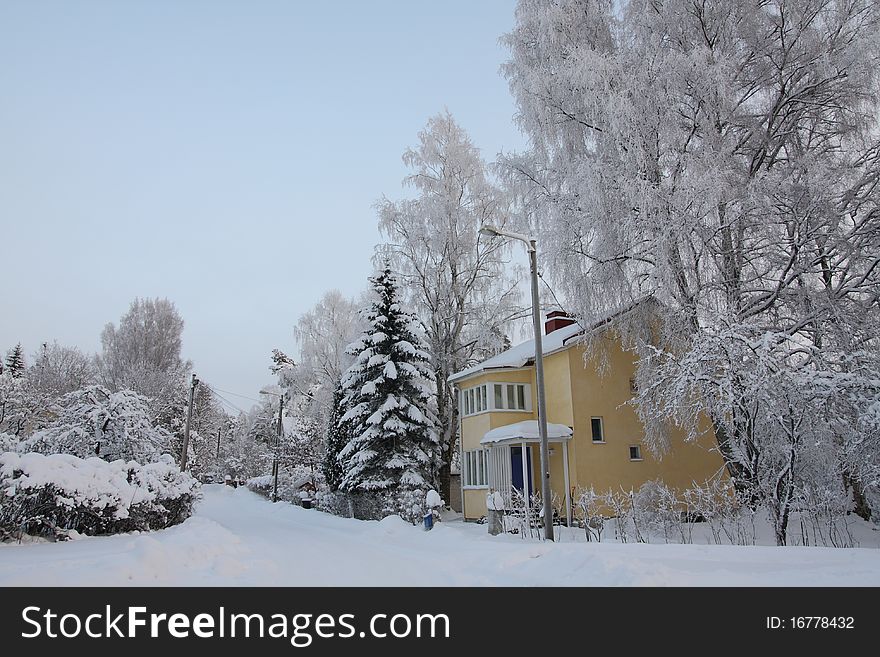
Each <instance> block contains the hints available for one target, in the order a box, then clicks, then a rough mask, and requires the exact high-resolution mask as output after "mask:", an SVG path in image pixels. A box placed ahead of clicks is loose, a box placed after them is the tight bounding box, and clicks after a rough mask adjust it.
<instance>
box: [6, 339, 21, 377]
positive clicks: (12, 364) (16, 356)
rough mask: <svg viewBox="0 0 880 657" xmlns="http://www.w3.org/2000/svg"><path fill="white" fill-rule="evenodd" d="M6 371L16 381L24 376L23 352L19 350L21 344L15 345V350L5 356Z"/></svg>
mask: <svg viewBox="0 0 880 657" xmlns="http://www.w3.org/2000/svg"><path fill="white" fill-rule="evenodd" d="M6 369H7V370H8V371H9V373H10V374H11V375H12V376H14V377H15V378H16V379H17V378H18V377H20V376H21V375H22V374H24V370H25V364H24V352H23V351H22V349H21V343H20V342H19V343H18V344H17V345H15V348H14V349H12V350H10V351H9V353H7V354H6Z"/></svg>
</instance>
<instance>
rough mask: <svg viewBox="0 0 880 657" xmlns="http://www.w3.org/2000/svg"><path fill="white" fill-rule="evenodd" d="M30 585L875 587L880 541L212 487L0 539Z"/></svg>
mask: <svg viewBox="0 0 880 657" xmlns="http://www.w3.org/2000/svg"><path fill="white" fill-rule="evenodd" d="M28 585H33V586H42V585H95V586H100V585H111V586H128V585H182V586H189V585H193V586H195V585H198V586H211V585H232V586H236V585H255V586H273V585H275V586H343V585H348V586H386V585H387V586H395V585H402V586H469V585H470V586H483V585H488V586H532V585H545V586H590V585H600V586H667V585H675V586H700V585H717V586H833V585H834V586H850V585H852V586H854V585H858V586H878V585H880V550H877V549H870V548H854V549H836V548H818V547H807V548H804V547H786V548H776V547H736V546H723V545H722V546H716V545H640V544H625V545H624V544H618V543H608V542H603V543H584V542H573V541H566V540H562V541H560V542H557V543H542V542H529V541H523V540H522V539H520V538H517V537H516V536H511V535H507V536H499V537H491V536H489V535H488V534H487V532H486V526H485V525H475V524H466V523H462V522H443V523H438V524H437V525H435V527H434V529H433V531H430V532H425V531H423V530H422V529H420V528H418V527H413V526H411V525H408V524H406V523H404V522H403V521H402V520H400V519H398V518H386V519H385V520H383V521H381V522H361V521H357V520H349V519H345V518H337V517H334V516H330V515H327V514H324V513H321V512H318V511H314V510H305V509H302V508H299V507H294V506H291V505H289V504H274V505H273V504H272V503H271V502H269V501H267V500H265V499H263V498H261V497H259V496H257V495H255V494H253V493H251V492H249V491H247V490H245V489H243V488H239V489H232V488H228V487H225V486H205V487H204V499H203V500H202V502H201V503H200V504H199V506H198V509H197V511H196V513H195V515H194V516H193V517H192V518H190V519H189V520H187V521H186V522H185V523H183V524H182V525H179V526H177V527H174V528H171V529H168V530H164V531H161V532H154V533H150V534H141V535H124V536H112V537H100V538H83V539H80V540H75V541H71V542H67V543H38V544H22V545H11V544H5V545H0V586H28Z"/></svg>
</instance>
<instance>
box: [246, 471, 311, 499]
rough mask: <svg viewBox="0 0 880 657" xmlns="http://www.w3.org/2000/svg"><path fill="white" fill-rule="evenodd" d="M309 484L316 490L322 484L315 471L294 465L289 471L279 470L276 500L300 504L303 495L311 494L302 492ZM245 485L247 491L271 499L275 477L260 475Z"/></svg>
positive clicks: (308, 495) (309, 495)
mask: <svg viewBox="0 0 880 657" xmlns="http://www.w3.org/2000/svg"><path fill="white" fill-rule="evenodd" d="M307 482H310V483H312V484H313V485H314V486H315V487H316V488H317V487H318V486H322V485H323V484H324V479H323V477H322V476H321V475H320V474H319V473H318V472H316V471H313V470H312V469H311V468H308V467H306V466H300V465H296V466H293V468H291V469H290V470H287V469H285V470H281V471H279V472H278V499H279V500H283V501H285V502H290V503H291V504H296V505H297V506H299V505H301V504H302V500H303V493H304V492H306V493H307V497H309V498H310V497H312V496H313V494H312V493H309V492H307V491H305V490H304V488H303V487H304V485H305V484H306V483H307ZM246 485H247V487H248V489H249V490H251V491H252V492H254V493H257V494H258V495H262V496H263V497H267V498H269V499H271V498H272V494H273V492H274V490H275V477H274V476H273V475H271V474H267V475H260V476H259V477H251V478H250V479H248V480H247V482H246Z"/></svg>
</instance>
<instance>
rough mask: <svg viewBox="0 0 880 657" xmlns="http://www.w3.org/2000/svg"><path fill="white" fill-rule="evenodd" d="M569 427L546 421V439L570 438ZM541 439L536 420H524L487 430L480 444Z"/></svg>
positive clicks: (529, 441) (552, 440)
mask: <svg viewBox="0 0 880 657" xmlns="http://www.w3.org/2000/svg"><path fill="white" fill-rule="evenodd" d="M571 435H572V432H571V427H567V426H565V425H564V424H552V423H550V422H548V423H547V440H548V441H550V442H561V441H563V440H570V439H571ZM540 440H541V435H540V434H539V433H538V421H537V420H526V421H524V422H517V423H515V424H508V425H505V426H503V427H498V428H497V429H492V430H491V431H487V432H486V435H485V436H483V438H482V439H481V440H480V444H481V445H489V444H501V443H523V442H527V443H532V442H538V441H540Z"/></svg>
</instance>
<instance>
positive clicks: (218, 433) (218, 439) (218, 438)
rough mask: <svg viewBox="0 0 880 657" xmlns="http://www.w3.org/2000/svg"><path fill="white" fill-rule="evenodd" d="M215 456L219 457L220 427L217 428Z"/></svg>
mask: <svg viewBox="0 0 880 657" xmlns="http://www.w3.org/2000/svg"><path fill="white" fill-rule="evenodd" d="M217 458H218V459H219V458H220V429H217Z"/></svg>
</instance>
